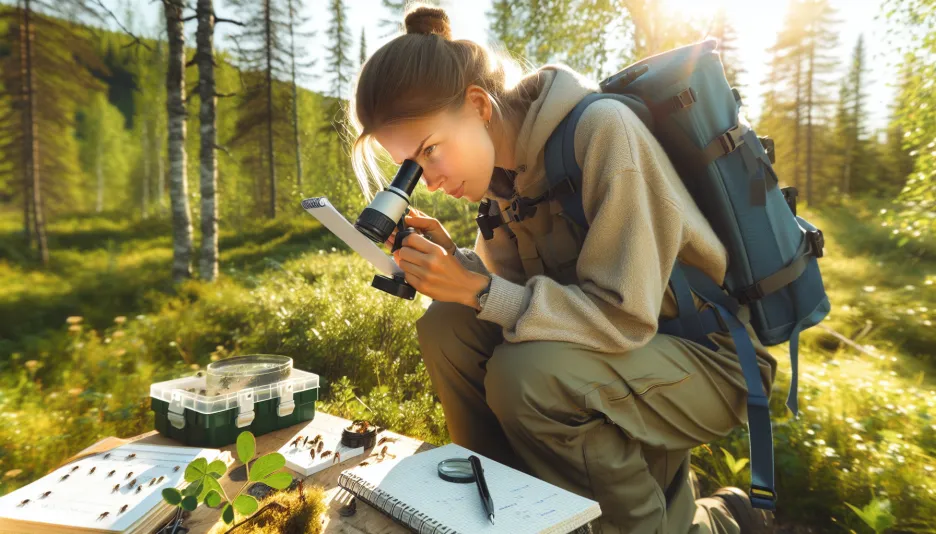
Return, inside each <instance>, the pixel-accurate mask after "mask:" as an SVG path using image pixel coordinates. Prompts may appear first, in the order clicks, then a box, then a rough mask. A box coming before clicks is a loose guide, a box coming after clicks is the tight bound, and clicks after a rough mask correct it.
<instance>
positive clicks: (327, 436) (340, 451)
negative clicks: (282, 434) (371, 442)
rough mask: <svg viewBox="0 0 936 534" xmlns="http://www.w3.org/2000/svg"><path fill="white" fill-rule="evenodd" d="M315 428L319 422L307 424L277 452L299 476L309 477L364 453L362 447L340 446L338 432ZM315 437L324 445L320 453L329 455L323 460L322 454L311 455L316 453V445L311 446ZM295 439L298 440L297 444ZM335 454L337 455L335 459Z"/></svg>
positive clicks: (319, 424) (318, 415)
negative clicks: (326, 452)
mask: <svg viewBox="0 0 936 534" xmlns="http://www.w3.org/2000/svg"><path fill="white" fill-rule="evenodd" d="M322 415H323V414H316V415H315V417H316V418H317V419H318V418H320V417H321V416H322ZM317 426H318V427H320V426H321V422H320V421H319V422H317V423H309V424H308V425H307V426H306V427H305V428H303V429H302V430H300V431H299V432H297V433H296V434H295V435H294V436H293V437H291V438H290V439H289V441H288V442H286V444H285V445H283V446H282V447H280V449H279V451H278V452H279V453H280V454H282V455H283V456H284V457H285V458H286V467H288V468H290V469H292V470H293V471H295V472H297V473H299V474H301V475H304V476H309V475H311V474H313V473H318V472H319V471H321V470H323V469H327V468H329V467H331V466H333V465H337V464H339V463H341V462H344V461H345V460H347V459H349V458H354V457H355V456H360V455H361V454H363V453H364V447H356V448H354V449H352V448H350V447H345V446H344V445H342V444H341V432H340V431H339V432H330V431H327V430H322V429H321V428H316V427H317ZM316 436H321V441H322V442H323V443H324V444H323V445H322V453H324V452H325V451H330V454H329V455H328V456H326V457H324V458H322V454H321V453H318V452H316V454H315V456H314V457H313V455H312V451H313V450H315V451H317V445H315V446H313V445H312V441H313V440H314V439H315V437H316ZM297 438H300V439H299V440H298V442H297ZM336 453H337V455H338V456H337V458H336Z"/></svg>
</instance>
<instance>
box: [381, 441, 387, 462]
mask: <svg viewBox="0 0 936 534" xmlns="http://www.w3.org/2000/svg"><path fill="white" fill-rule="evenodd" d="M386 455H387V446H386V445H384V446H383V448H382V449H380V459H381V460H383V459H384V457H385V456H386Z"/></svg>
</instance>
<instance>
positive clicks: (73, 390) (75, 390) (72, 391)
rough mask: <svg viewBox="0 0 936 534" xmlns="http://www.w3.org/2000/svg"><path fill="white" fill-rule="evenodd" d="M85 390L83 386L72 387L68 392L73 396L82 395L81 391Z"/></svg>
mask: <svg viewBox="0 0 936 534" xmlns="http://www.w3.org/2000/svg"><path fill="white" fill-rule="evenodd" d="M83 391H84V390H83V389H81V388H71V389H69V390H68V394H69V395H71V396H72V397H77V396H78V395H81V392H83Z"/></svg>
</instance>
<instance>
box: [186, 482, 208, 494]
mask: <svg viewBox="0 0 936 534" xmlns="http://www.w3.org/2000/svg"><path fill="white" fill-rule="evenodd" d="M203 485H204V484H202V481H201V480H198V481H196V482H192V483H191V484H189V485H188V486H185V489H183V490H182V495H185V496H186V497H188V496H189V495H191V496H193V497H194V496H197V495H198V494H199V493H201V490H202V486H203Z"/></svg>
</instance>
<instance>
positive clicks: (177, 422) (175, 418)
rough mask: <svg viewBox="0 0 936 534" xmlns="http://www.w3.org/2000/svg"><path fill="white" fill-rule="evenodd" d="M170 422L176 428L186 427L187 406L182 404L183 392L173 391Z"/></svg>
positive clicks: (168, 415) (170, 404)
mask: <svg viewBox="0 0 936 534" xmlns="http://www.w3.org/2000/svg"><path fill="white" fill-rule="evenodd" d="M167 417H168V419H169V424H171V425H172V426H174V427H175V428H178V429H182V428H185V408H184V407H183V406H182V392H181V391H173V392H172V399H171V400H170V401H169V413H168V414H167Z"/></svg>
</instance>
